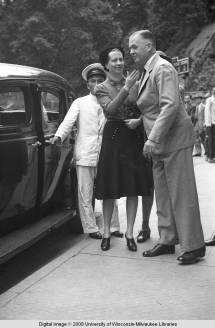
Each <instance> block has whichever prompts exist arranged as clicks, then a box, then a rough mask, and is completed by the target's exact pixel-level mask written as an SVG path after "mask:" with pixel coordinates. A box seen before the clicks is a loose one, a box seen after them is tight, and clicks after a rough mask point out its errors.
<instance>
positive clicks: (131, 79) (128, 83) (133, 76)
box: [124, 70, 140, 91]
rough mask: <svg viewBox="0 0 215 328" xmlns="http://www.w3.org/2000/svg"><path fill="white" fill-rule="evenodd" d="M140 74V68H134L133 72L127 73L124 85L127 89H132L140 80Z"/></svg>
mask: <svg viewBox="0 0 215 328" xmlns="http://www.w3.org/2000/svg"><path fill="white" fill-rule="evenodd" d="M139 75H140V73H139V71H138V70H134V71H133V72H131V73H130V74H128V75H127V77H126V79H125V86H124V88H125V89H126V90H127V91H129V90H130V89H131V87H133V85H134V84H135V83H136V81H137V80H138V78H139Z"/></svg>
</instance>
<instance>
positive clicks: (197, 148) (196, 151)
mask: <svg viewBox="0 0 215 328" xmlns="http://www.w3.org/2000/svg"><path fill="white" fill-rule="evenodd" d="M184 107H185V110H186V112H187V114H188V115H189V116H190V118H191V121H192V124H193V131H194V147H193V156H194V157H195V156H201V154H202V148H201V142H200V137H199V133H198V117H197V115H196V106H194V105H193V103H192V98H191V96H190V95H186V96H185V97H184Z"/></svg>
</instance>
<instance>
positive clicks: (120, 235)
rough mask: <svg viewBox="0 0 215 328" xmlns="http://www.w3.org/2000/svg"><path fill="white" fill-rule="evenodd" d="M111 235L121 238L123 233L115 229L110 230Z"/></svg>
mask: <svg viewBox="0 0 215 328" xmlns="http://www.w3.org/2000/svg"><path fill="white" fill-rule="evenodd" d="M111 236H114V237H118V238H122V237H123V233H122V232H120V231H118V230H116V231H113V232H111Z"/></svg>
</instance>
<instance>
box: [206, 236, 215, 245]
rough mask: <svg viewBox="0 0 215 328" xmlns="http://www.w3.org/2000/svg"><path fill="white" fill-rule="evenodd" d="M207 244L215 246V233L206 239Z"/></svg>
mask: <svg viewBox="0 0 215 328" xmlns="http://www.w3.org/2000/svg"><path fill="white" fill-rule="evenodd" d="M205 246H215V234H214V235H213V237H212V238H211V239H208V240H205Z"/></svg>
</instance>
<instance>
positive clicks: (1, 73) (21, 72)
mask: <svg viewBox="0 0 215 328" xmlns="http://www.w3.org/2000/svg"><path fill="white" fill-rule="evenodd" d="M8 79H10V80H11V79H26V80H38V81H52V82H57V83H61V84H64V85H67V86H69V83H68V82H67V81H66V79H64V78H63V77H62V76H60V75H58V74H56V73H53V72H50V71H47V70H44V69H40V68H35V67H30V66H23V65H15V64H6V63H0V80H8Z"/></svg>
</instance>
